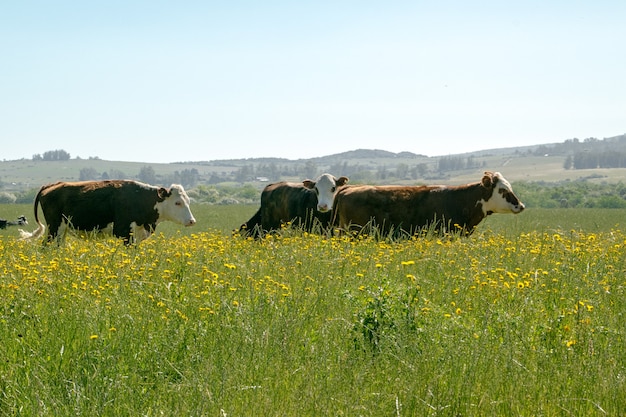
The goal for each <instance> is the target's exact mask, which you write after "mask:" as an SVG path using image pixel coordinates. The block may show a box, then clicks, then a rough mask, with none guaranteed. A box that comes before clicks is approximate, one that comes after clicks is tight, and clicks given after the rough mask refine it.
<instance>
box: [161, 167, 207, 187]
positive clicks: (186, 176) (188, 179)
mask: <svg viewBox="0 0 626 417" xmlns="http://www.w3.org/2000/svg"><path fill="white" fill-rule="evenodd" d="M199 175H200V174H199V173H198V170H197V169H195V168H193V169H183V170H182V171H180V172H179V171H176V172H174V175H173V176H172V177H170V178H169V180H168V182H171V183H176V184H182V186H183V187H185V188H189V187H193V186H194V185H196V183H197V182H198V177H199Z"/></svg>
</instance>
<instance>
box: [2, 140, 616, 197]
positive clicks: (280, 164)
mask: <svg viewBox="0 0 626 417" xmlns="http://www.w3.org/2000/svg"><path fill="white" fill-rule="evenodd" d="M485 170H492V171H501V172H502V173H503V174H504V175H505V177H506V178H507V179H508V180H509V181H514V182H516V181H527V182H536V181H542V182H552V183H555V182H563V181H579V180H585V181H593V182H617V181H625V182H626V134H624V135H619V136H614V137H610V138H605V139H602V140H600V139H595V138H587V139H584V140H579V139H568V140H566V141H564V142H562V143H549V144H544V145H535V146H524V147H511V148H499V149H486V150H479V151H475V152H469V153H463V154H454V155H445V156H438V157H428V156H426V155H421V154H415V153H412V152H399V153H394V152H389V151H386V150H382V149H355V150H352V151H348V152H341V153H337V154H331V155H327V156H322V157H316V158H310V159H299V160H289V159H285V158H246V159H232V160H215V161H198V162H179V163H169V164H154V163H144V162H121V161H106V160H101V159H99V158H93V159H92V158H90V159H78V158H76V159H68V160H59V161H46V160H32V159H22V160H18V161H0V193H1V192H3V191H6V192H25V191H27V190H32V189H37V188H38V187H40V186H41V185H42V184H46V183H50V182H54V181H77V180H80V179H106V178H128V179H139V180H143V181H146V182H150V183H154V184H163V185H169V184H171V183H182V184H183V185H184V186H185V187H196V186H214V185H220V186H229V187H241V186H242V185H246V184H247V185H250V186H252V187H255V188H258V189H260V188H262V187H263V186H264V185H265V184H266V182H267V181H271V182H275V181H280V180H287V181H301V180H302V179H304V178H315V177H316V176H317V175H319V174H320V173H322V172H330V173H333V174H335V175H345V176H348V177H349V178H350V182H351V183H359V182H360V183H405V184H425V183H442V184H455V183H456V184H459V183H465V182H472V181H477V180H478V179H479V178H480V176H481V175H482V172H483V171H485ZM146 172H147V173H148V174H153V175H151V176H150V177H149V178H146V177H145V174H146Z"/></svg>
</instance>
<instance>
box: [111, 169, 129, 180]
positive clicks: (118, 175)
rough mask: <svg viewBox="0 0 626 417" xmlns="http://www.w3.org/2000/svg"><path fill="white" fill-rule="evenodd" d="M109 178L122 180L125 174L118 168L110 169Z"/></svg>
mask: <svg viewBox="0 0 626 417" xmlns="http://www.w3.org/2000/svg"><path fill="white" fill-rule="evenodd" d="M109 178H110V179H113V180H123V179H125V178H126V174H125V173H124V172H123V171H120V170H119V169H110V170H109Z"/></svg>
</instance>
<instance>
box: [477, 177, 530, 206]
mask: <svg viewBox="0 0 626 417" xmlns="http://www.w3.org/2000/svg"><path fill="white" fill-rule="evenodd" d="M481 185H482V186H483V187H484V188H485V195H486V198H484V199H483V200H481V201H480V203H482V207H483V213H485V215H489V214H491V213H515V214H517V213H520V212H521V211H522V210H524V208H525V207H524V203H522V202H521V201H520V199H519V198H517V196H516V195H515V194H514V193H513V189H512V188H511V184H509V182H508V181H507V180H505V179H504V177H503V176H502V174H500V173H499V172H489V171H487V172H485V175H484V176H483V179H482V181H481Z"/></svg>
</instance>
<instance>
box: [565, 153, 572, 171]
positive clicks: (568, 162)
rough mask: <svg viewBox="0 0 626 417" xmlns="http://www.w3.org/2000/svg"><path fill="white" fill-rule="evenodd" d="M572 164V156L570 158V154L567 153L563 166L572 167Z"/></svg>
mask: <svg viewBox="0 0 626 417" xmlns="http://www.w3.org/2000/svg"><path fill="white" fill-rule="evenodd" d="M573 166H574V158H572V155H567V158H565V162H563V168H564V169H572V167H573Z"/></svg>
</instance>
